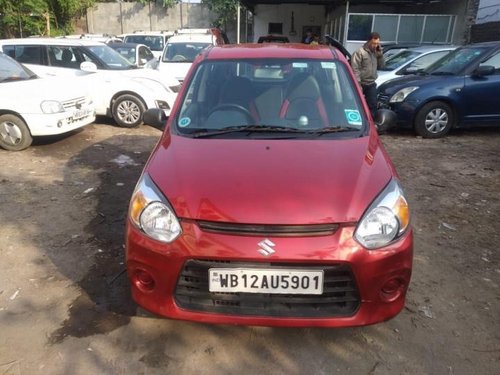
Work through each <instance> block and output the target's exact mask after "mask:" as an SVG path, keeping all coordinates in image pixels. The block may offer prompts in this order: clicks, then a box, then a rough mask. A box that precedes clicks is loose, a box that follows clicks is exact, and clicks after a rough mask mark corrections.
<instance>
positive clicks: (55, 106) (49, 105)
mask: <svg viewBox="0 0 500 375" xmlns="http://www.w3.org/2000/svg"><path fill="white" fill-rule="evenodd" d="M40 108H41V109H42V112H43V113H59V112H64V107H63V106H62V104H61V103H59V102H57V101H55V100H45V101H43V102H42V103H41V104H40Z"/></svg>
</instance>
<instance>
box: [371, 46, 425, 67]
mask: <svg viewBox="0 0 500 375" xmlns="http://www.w3.org/2000/svg"><path fill="white" fill-rule="evenodd" d="M420 54H421V52H417V51H412V50H409V49H407V50H404V51H401V52H398V53H396V54H395V55H392V56H391V57H390V58H388V59H387V60H386V62H385V67H384V68H382V69H380V70H384V71H391V70H394V69H397V68H399V67H400V66H402V65H403V64H406V63H407V62H408V61H410V60H413V59H414V58H415V57H417V56H419V55H420Z"/></svg>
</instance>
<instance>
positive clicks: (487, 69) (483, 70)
mask: <svg viewBox="0 0 500 375" xmlns="http://www.w3.org/2000/svg"><path fill="white" fill-rule="evenodd" d="M492 74H495V67H494V66H492V65H480V66H478V67H477V68H476V69H474V71H473V72H472V75H473V76H474V77H483V76H490V75H492Z"/></svg>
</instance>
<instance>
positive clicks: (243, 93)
mask: <svg viewBox="0 0 500 375" xmlns="http://www.w3.org/2000/svg"><path fill="white" fill-rule="evenodd" d="M254 99H255V92H254V89H253V85H252V82H251V81H250V80H249V79H248V78H245V77H234V76H233V77H231V78H228V79H227V80H226V81H225V82H224V83H223V84H222V86H221V89H220V91H219V98H218V101H217V104H216V105H215V107H214V108H213V109H212V110H211V112H210V113H209V114H208V118H207V120H206V122H205V127H206V128H214V127H216V128H220V127H226V126H234V125H251V124H257V123H258V121H259V114H258V111H257V107H256V106H255V102H254Z"/></svg>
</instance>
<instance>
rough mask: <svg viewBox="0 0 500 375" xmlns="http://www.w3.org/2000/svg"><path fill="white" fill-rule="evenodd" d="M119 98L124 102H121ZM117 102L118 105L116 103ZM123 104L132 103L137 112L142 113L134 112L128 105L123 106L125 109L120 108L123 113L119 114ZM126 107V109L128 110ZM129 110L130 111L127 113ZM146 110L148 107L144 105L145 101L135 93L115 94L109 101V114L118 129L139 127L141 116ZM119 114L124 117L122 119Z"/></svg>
mask: <svg viewBox="0 0 500 375" xmlns="http://www.w3.org/2000/svg"><path fill="white" fill-rule="evenodd" d="M121 98H123V99H124V100H121ZM119 101H120V103H118V102H119ZM123 102H132V103H134V105H135V106H136V108H137V109H138V110H139V111H142V113H139V112H136V111H135V109H133V107H129V105H125V107H124V108H122V109H123V112H121V111H120V107H121V103H123ZM126 107H128V109H127V108H126ZM129 109H132V110H131V111H130V112H129ZM147 109H148V105H147V104H146V101H145V100H144V99H143V98H142V97H141V96H140V95H138V94H137V93H135V92H129V91H123V92H120V93H116V95H114V96H113V98H112V99H111V104H110V114H111V117H112V118H113V119H114V120H115V122H116V123H117V125H119V126H120V127H125V128H134V127H137V126H139V125H140V124H141V123H142V116H143V115H144V112H146V110H147ZM120 113H121V114H123V116H124V117H122V116H121V115H120Z"/></svg>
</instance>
